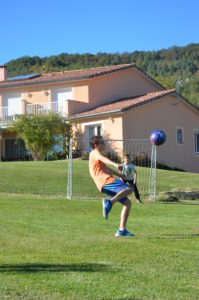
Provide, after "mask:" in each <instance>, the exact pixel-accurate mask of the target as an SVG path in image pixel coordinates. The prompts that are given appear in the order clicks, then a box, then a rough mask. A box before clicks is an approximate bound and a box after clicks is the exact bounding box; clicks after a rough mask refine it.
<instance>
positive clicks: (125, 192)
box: [110, 188, 134, 205]
mask: <svg viewBox="0 0 199 300" xmlns="http://www.w3.org/2000/svg"><path fill="white" fill-rule="evenodd" d="M133 191H134V188H127V189H125V190H122V191H120V192H119V193H118V194H116V195H115V196H114V197H113V198H112V199H111V200H110V202H111V204H112V205H113V204H115V202H117V201H119V200H121V199H123V198H125V197H127V196H128V195H130V194H131V193H132V192H133Z"/></svg>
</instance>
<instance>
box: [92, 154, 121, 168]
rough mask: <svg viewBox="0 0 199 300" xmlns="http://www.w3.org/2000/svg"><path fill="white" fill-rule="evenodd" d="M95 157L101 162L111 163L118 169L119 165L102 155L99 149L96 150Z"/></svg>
mask: <svg viewBox="0 0 199 300" xmlns="http://www.w3.org/2000/svg"><path fill="white" fill-rule="evenodd" d="M97 159H98V160H100V161H101V162H103V163H104V164H106V165H111V166H113V167H115V168H116V169H118V167H119V165H118V164H116V163H114V162H113V161H112V160H110V159H109V158H107V157H105V156H103V155H102V154H101V153H100V152H99V151H97ZM111 170H112V169H111Z"/></svg>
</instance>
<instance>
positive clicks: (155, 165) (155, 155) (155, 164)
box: [153, 146, 157, 201]
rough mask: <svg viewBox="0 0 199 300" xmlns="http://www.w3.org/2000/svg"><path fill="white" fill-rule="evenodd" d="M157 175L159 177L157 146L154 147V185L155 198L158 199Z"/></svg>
mask: <svg viewBox="0 0 199 300" xmlns="http://www.w3.org/2000/svg"><path fill="white" fill-rule="evenodd" d="M156 177H157V147H156V146H155V147H154V187H153V199H154V201H155V200H156Z"/></svg>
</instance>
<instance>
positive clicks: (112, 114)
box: [0, 64, 199, 172]
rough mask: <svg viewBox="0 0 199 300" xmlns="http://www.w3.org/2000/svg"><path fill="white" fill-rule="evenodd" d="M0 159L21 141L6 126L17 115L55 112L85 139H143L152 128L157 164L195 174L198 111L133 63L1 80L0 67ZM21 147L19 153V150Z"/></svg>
mask: <svg viewBox="0 0 199 300" xmlns="http://www.w3.org/2000/svg"><path fill="white" fill-rule="evenodd" d="M0 107H1V108H0V126H1V132H2V140H1V157H2V158H4V159H5V160H8V159H13V158H16V155H15V153H16V149H15V148H16V147H18V148H17V149H18V150H17V151H18V156H20V155H21V154H22V153H21V152H22V151H24V146H23V142H21V144H20V145H17V144H15V143H14V141H15V138H16V135H14V134H12V135H11V134H10V133H8V131H7V126H8V124H9V122H11V121H12V120H13V119H14V118H16V116H17V115H19V114H24V113H26V114H30V113H35V114H41V113H46V112H48V111H55V112H58V113H60V114H62V115H63V116H64V117H65V118H66V120H70V121H72V123H73V126H74V128H75V129H76V130H79V131H81V132H82V134H83V135H85V136H87V137H90V136H91V135H93V134H102V135H106V136H109V137H110V138H113V139H136V138H139V139H146V138H149V136H150V133H151V132H152V131H153V130H154V129H162V130H164V131H165V132H166V135H167V140H166V143H165V144H164V145H163V146H161V147H159V148H158V161H159V162H161V163H164V164H166V165H168V166H170V167H177V168H181V169H184V170H186V171H190V172H199V111H198V110H197V109H196V108H195V107H194V106H193V105H192V104H190V103H189V102H188V101H187V100H186V99H184V98H182V97H179V96H178V95H177V94H176V92H175V90H165V89H164V88H163V87H162V86H161V85H159V84H158V83H157V82H155V81H154V80H153V79H152V78H150V77H149V76H148V75H147V74H145V73H144V72H143V71H141V70H140V69H139V68H137V67H136V65H135V64H126V65H116V66H107V67H98V68H91V69H86V70H75V71H64V72H55V73H50V74H42V75H41V74H33V75H26V76H22V77H16V78H7V77H6V67H5V66H2V67H0ZM21 149H22V150H21Z"/></svg>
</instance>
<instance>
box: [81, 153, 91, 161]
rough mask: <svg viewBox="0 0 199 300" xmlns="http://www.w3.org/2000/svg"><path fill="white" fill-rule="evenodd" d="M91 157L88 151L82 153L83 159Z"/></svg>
mask: <svg viewBox="0 0 199 300" xmlns="http://www.w3.org/2000/svg"><path fill="white" fill-rule="evenodd" d="M88 159H89V153H88V151H84V152H83V153H82V160H88Z"/></svg>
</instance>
